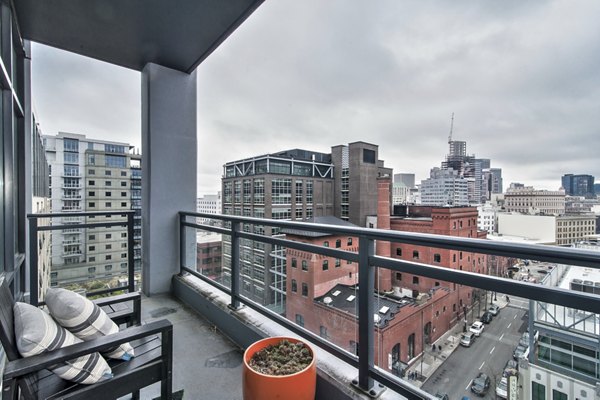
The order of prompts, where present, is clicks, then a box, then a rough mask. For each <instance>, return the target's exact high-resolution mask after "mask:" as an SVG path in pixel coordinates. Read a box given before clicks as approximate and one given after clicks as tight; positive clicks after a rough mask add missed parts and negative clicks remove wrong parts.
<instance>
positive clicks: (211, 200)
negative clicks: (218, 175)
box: [196, 192, 223, 224]
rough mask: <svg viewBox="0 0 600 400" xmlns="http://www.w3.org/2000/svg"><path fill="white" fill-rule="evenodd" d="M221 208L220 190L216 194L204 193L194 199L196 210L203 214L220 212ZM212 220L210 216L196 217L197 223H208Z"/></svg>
mask: <svg viewBox="0 0 600 400" xmlns="http://www.w3.org/2000/svg"><path fill="white" fill-rule="evenodd" d="M222 210H223V205H222V199H221V192H217V194H206V195H204V196H202V197H198V200H197V201H196V211H198V212H199V213H205V214H220V213H221V211H222ZM211 221H212V220H211V219H210V218H198V223H199V224H208V223H210V222H211Z"/></svg>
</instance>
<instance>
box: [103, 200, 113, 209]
mask: <svg viewBox="0 0 600 400" xmlns="http://www.w3.org/2000/svg"><path fill="white" fill-rule="evenodd" d="M104 207H106V208H111V207H112V204H111V203H110V202H109V201H107V202H106V203H104Z"/></svg>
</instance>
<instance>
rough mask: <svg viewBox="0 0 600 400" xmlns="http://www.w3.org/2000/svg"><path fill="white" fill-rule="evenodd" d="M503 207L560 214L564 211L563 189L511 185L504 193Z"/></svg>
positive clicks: (509, 209)
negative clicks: (538, 188)
mask: <svg viewBox="0 0 600 400" xmlns="http://www.w3.org/2000/svg"><path fill="white" fill-rule="evenodd" d="M504 209H505V210H506V211H507V212H519V213H524V214H544V215H562V214H564V213H565V191H564V190H562V189H561V190H536V189H534V188H533V187H531V186H527V187H511V188H509V189H508V190H507V191H506V193H504Z"/></svg>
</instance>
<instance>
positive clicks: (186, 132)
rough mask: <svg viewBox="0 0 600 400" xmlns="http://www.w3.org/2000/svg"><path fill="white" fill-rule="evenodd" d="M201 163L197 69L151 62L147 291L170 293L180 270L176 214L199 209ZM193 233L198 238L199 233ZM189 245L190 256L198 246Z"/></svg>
mask: <svg viewBox="0 0 600 400" xmlns="http://www.w3.org/2000/svg"><path fill="white" fill-rule="evenodd" d="M196 166H197V135H196V72H195V71H194V72H193V73H192V74H186V73H183V72H180V71H176V70H173V69H170V68H166V67H163V66H160V65H158V64H152V63H150V64H147V65H146V66H145V67H144V70H143V71H142V249H143V251H142V272H143V276H142V282H143V284H142V287H143V291H144V293H145V294H146V295H152V294H157V293H164V292H168V291H169V290H170V287H171V278H172V277H173V275H174V274H177V273H178V272H179V265H180V260H179V229H178V226H179V225H178V214H177V213H178V212H179V211H195V210H196V170H197V168H196ZM188 237H190V238H192V237H193V238H194V239H195V235H188ZM194 242H195V240H194ZM190 244H192V243H190ZM187 247H188V251H187V253H188V256H189V255H190V251H193V249H192V248H191V247H192V246H187ZM191 257H194V258H195V252H194V253H193V254H191Z"/></svg>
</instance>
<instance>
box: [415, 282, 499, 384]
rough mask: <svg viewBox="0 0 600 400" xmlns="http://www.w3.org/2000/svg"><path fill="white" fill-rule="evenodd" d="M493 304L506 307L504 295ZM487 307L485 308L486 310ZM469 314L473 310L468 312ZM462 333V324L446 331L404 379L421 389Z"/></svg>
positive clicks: (448, 354)
mask: <svg viewBox="0 0 600 400" xmlns="http://www.w3.org/2000/svg"><path fill="white" fill-rule="evenodd" d="M494 304H496V305H498V306H499V307H500V308H501V309H503V308H505V307H506V306H507V304H508V303H507V302H506V299H505V296H504V295H500V294H499V295H498V296H497V300H495V301H494ZM487 308H488V307H485V309H486V310H487ZM469 312H470V313H472V312H473V310H470V311H469ZM482 313H483V310H482ZM462 332H463V324H462V323H458V324H456V325H455V326H454V327H453V328H452V329H450V330H448V331H447V332H446V333H444V334H443V335H442V336H441V337H440V338H439V339H438V340H436V341H435V343H433V345H434V346H435V351H434V350H432V348H433V346H432V345H427V347H426V348H425V354H424V356H423V355H422V356H421V357H420V359H418V360H416V361H414V362H413V364H412V365H411V366H410V367H409V368H408V369H407V370H406V375H405V376H404V379H407V380H409V381H410V382H411V384H413V385H415V386H417V387H421V386H422V385H423V384H424V383H425V382H426V381H427V379H429V378H430V377H431V376H432V375H433V374H434V373H435V371H436V370H437V369H438V368H439V367H440V365H442V363H443V362H444V361H445V360H446V359H447V358H448V357H450V355H451V354H452V352H454V350H456V349H457V348H458V347H459V346H460V344H459V340H460V335H461V333H462ZM439 346H441V351H440V350H439ZM412 376H414V379H409V377H412Z"/></svg>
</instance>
